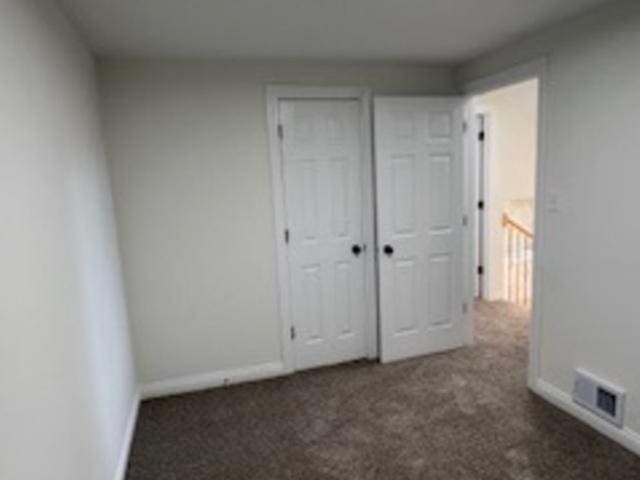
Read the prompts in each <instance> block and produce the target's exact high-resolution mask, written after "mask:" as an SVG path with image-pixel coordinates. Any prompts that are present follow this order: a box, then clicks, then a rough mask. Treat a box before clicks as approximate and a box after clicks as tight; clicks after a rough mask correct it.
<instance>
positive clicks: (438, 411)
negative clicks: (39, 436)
mask: <svg viewBox="0 0 640 480" xmlns="http://www.w3.org/2000/svg"><path fill="white" fill-rule="evenodd" d="M476 310H477V317H478V322H477V323H478V329H479V332H478V333H479V335H478V343H477V345H475V346H473V347H471V348H464V349H461V350H458V351H455V352H451V353H447V354H442V355H435V356H431V357H427V358H421V359H417V360H410V361H406V362H402V363H398V364H393V365H379V364H375V363H356V364H350V365H345V366H339V367H334V368H327V369H323V370H317V371H312V372H305V373H300V374H296V375H293V376H291V377H287V378H281V379H275V380H270V381H265V382H259V383H255V384H247V385H240V386H234V387H229V388H224V389H217V390H211V391H207V392H202V393H196V394H190V395H183V396H176V397H173V398H167V399H161V400H154V401H149V402H145V403H144V404H143V406H142V409H141V412H140V419H139V423H138V426H137V431H136V436H135V440H134V444H133V449H132V453H131V459H130V464H129V473H128V476H127V478H128V479H129V480H214V479H216V480H217V479H228V480H249V479H269V480H285V479H296V480H365V479H366V480H373V479H376V480H377V479H380V480H383V479H384V480H404V479H412V480H413V479H416V480H417V479H420V480H440V479H442V480H462V479H464V480H483V479H487V480H489V479H492V480H493V479H496V480H497V479H500V480H501V479H513V480H542V479H544V480H565V479H566V480H569V479H571V480H574V479H575V480H632V479H640V458H639V457H636V456H634V455H632V454H631V453H629V452H627V451H626V450H624V449H622V448H621V447H619V446H617V445H616V444H614V443H613V442H611V441H609V440H607V439H606V438H604V437H602V436H600V435H598V434H597V433H595V432H594V431H592V430H590V429H589V428H588V427H586V426H584V425H583V424H581V423H578V422H577V421H575V420H573V419H572V418H571V417H569V416H568V415H566V414H564V413H562V412H561V411H559V410H557V409H555V408H553V407H551V406H550V405H548V404H546V403H545V402H543V401H542V400H540V399H538V398H537V397H535V396H534V395H532V394H530V393H529V392H528V390H527V388H526V384H525V378H526V365H527V320H526V314H525V312H523V311H522V310H519V309H518V308H517V307H510V306H508V305H505V304H480V305H478V306H477V309H476Z"/></svg>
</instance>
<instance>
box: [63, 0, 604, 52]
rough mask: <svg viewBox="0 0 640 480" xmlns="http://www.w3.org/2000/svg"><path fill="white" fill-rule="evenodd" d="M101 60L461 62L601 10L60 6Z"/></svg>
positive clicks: (239, 3)
mask: <svg viewBox="0 0 640 480" xmlns="http://www.w3.org/2000/svg"><path fill="white" fill-rule="evenodd" d="M60 1H61V3H62V4H63V7H64V8H65V10H66V11H67V12H68V13H69V14H70V16H71V17H72V19H73V20H74V21H75V23H76V24H77V25H78V27H79V28H80V29H81V30H82V32H83V33H84V35H85V37H86V38H87V40H88V41H89V43H90V44H91V46H92V47H93V48H94V50H95V51H96V52H97V53H99V54H103V55H126V56H153V57H158V56H189V57H215V58H251V59H308V60H315V59H317V60H320V59H322V60H411V61H427V62H460V61H464V60H467V59H470V58H472V57H474V56H476V55H478V54H480V53H483V52H484V51H487V50H489V49H491V48H494V47H497V46H500V45H501V44H503V43H507V42H509V41H510V40H513V39H514V38H516V37H519V36H521V35H523V34H526V33H528V32H530V31H533V30H537V29H539V28H543V27H544V26H546V25H548V24H551V23H554V22H557V21H560V20H563V19H565V18H568V17H570V16H573V15H576V14H578V13H580V12H582V11H584V10H587V9H589V8H591V7H593V6H595V5H597V4H600V3H604V2H606V1H609V0H60Z"/></svg>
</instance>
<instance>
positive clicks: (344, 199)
mask: <svg viewBox="0 0 640 480" xmlns="http://www.w3.org/2000/svg"><path fill="white" fill-rule="evenodd" d="M360 108H361V107H360V103H359V102H358V101H356V100H286V101H281V102H280V104H279V113H280V122H281V124H282V125H283V129H284V139H283V141H282V151H283V177H284V178H283V180H284V188H285V204H286V216H287V219H286V222H287V227H288V230H289V245H288V262H289V274H290V278H289V282H290V291H291V311H292V321H293V325H294V326H295V329H296V338H295V339H294V361H295V368H296V369H299V370H300V369H305V368H313V367H318V366H322V365H331V364H335V363H339V362H344V361H349V360H354V359H358V358H362V357H364V356H365V355H366V350H365V334H364V332H365V315H366V308H365V301H366V299H365V277H364V276H365V260H364V254H363V253H361V254H359V255H355V254H354V253H353V251H352V248H353V246H354V245H362V244H363V237H364V235H363V206H362V204H363V201H362V192H363V188H362V182H363V179H362V176H363V168H362V161H363V155H362V152H361V148H362V147H361V131H360Z"/></svg>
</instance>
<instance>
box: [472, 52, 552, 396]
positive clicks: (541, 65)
mask: <svg viewBox="0 0 640 480" xmlns="http://www.w3.org/2000/svg"><path fill="white" fill-rule="evenodd" d="M547 72H548V60H547V58H546V57H542V58H538V59H536V60H533V61H530V62H527V63H523V64H520V65H517V66H515V67H513V68H509V69H507V70H504V71H501V72H499V73H497V74H495V75H490V76H487V77H484V78H480V79H477V80H474V81H471V82H468V83H467V84H465V85H463V86H462V89H463V91H464V93H465V94H466V95H467V96H468V98H469V99H470V98H471V97H473V96H475V95H479V94H482V93H486V92H487V91H489V90H494V89H497V88H500V87H505V86H508V85H512V84H514V83H519V82H522V81H526V80H531V79H538V155H537V159H536V190H535V197H536V198H535V226H536V240H535V242H534V246H533V249H534V259H535V260H534V265H533V298H532V312H531V326H530V335H529V370H528V385H529V388H530V389H532V390H535V389H536V385H537V384H538V377H539V374H540V330H541V328H542V319H541V314H542V308H541V305H542V288H541V286H542V281H543V279H542V274H543V269H542V263H543V261H544V258H546V255H545V250H544V238H545V210H544V202H545V198H546V195H545V188H544V179H545V175H544V170H545V161H546V159H547V155H548V150H547V139H548V133H547V130H546V126H547V122H546V112H547V108H548V104H549V97H548V92H549V88H548V85H549V83H548V82H549V76H548V73H547ZM467 103H468V104H469V102H467ZM466 114H467V123H468V124H471V122H470V121H469V120H470V119H469V114H470V110H469V109H467V112H466ZM475 140H476V137H475V136H474V135H467V147H466V151H467V152H468V153H469V154H468V155H467V156H466V163H467V169H468V171H469V172H474V171H475V170H474V169H473V168H471V167H472V165H473V164H472V163H471V162H474V161H475V156H474V155H473V151H474V150H473V148H472V144H471V142H475ZM469 180H470V181H471V182H474V181H475V178H473V177H472V176H471V178H469ZM473 185H474V183H470V184H468V187H467V190H469V191H471V190H470V189H471V188H472V186H473ZM468 208H469V212H473V208H475V206H474V205H473V204H472V203H471V202H470V203H469V206H468ZM470 218H473V215H471V216H470ZM474 231H475V225H473V228H470V229H468V230H467V232H468V233H470V232H474ZM468 272H469V278H470V279H473V276H472V275H473V271H472V270H468ZM468 283H469V284H470V285H473V284H472V282H471V281H469V282H468ZM472 292H473V290H472V289H469V293H471V295H472ZM468 301H469V302H472V301H473V296H469V297H468ZM472 335H473V333H472V332H471V336H472Z"/></svg>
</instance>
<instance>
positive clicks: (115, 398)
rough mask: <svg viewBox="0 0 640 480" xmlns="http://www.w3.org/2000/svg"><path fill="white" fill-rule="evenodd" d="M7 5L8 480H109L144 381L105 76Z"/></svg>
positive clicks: (1, 234) (3, 52)
mask: <svg viewBox="0 0 640 480" xmlns="http://www.w3.org/2000/svg"><path fill="white" fill-rule="evenodd" d="M52 5H53V2H48V1H42V2H36V1H25V0H1V1H0V71H1V72H2V74H1V75H0V224H1V228H0V265H1V267H0V326H1V333H0V385H1V388H0V478H2V479H6V480H27V479H28V480H75V479H83V480H112V479H114V475H115V474H116V469H117V464H118V462H119V460H120V458H119V457H120V453H121V450H122V447H123V443H124V441H125V436H126V435H125V431H126V428H127V420H128V417H129V414H130V411H131V408H132V404H133V402H134V392H135V381H134V372H133V364H132V358H131V354H130V346H129V332H128V325H127V318H126V311H125V306H124V299H123V290H122V286H121V273H120V267H119V258H118V250H117V247H116V245H117V243H116V240H115V230H114V220H113V212H112V200H111V196H110V190H109V179H108V175H107V172H108V170H107V168H106V162H105V158H104V154H103V146H102V143H101V138H100V130H99V115H98V113H99V111H98V108H97V101H96V90H95V77H94V66H93V62H92V60H91V57H90V56H89V55H88V53H87V52H86V50H85V49H84V48H83V46H82V45H81V44H80V43H79V42H78V40H77V39H76V37H75V36H74V34H73V33H72V32H71V30H70V29H69V27H68V25H67V24H66V22H65V20H64V19H63V17H62V16H61V15H60V14H59V13H58V12H57V11H56V10H55V9H54V7H53V6H52Z"/></svg>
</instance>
